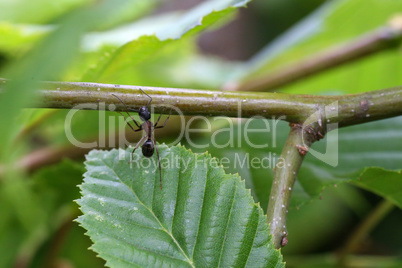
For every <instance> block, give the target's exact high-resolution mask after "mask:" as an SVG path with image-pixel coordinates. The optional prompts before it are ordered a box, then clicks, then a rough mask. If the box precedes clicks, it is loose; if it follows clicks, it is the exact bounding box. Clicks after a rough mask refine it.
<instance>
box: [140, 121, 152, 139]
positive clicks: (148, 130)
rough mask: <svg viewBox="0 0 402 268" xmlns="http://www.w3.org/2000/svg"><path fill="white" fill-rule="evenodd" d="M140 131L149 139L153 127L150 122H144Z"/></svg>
mask: <svg viewBox="0 0 402 268" xmlns="http://www.w3.org/2000/svg"><path fill="white" fill-rule="evenodd" d="M142 129H143V130H144V131H145V133H146V134H147V136H148V137H149V138H150V137H151V135H152V131H153V125H152V123H151V121H145V122H144V123H142Z"/></svg>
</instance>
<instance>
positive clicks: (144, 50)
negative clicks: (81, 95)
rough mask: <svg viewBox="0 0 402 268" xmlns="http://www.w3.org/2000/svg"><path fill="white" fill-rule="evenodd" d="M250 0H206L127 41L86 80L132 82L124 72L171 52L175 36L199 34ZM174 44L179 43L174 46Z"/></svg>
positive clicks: (92, 71)
mask: <svg viewBox="0 0 402 268" xmlns="http://www.w3.org/2000/svg"><path fill="white" fill-rule="evenodd" d="M247 2H249V0H231V1H227V0H221V1H207V2H204V3H202V4H200V5H199V6H197V7H195V8H193V9H192V10H190V11H188V12H186V13H185V14H183V15H182V16H181V17H180V18H179V19H178V20H177V21H175V22H173V23H171V24H168V25H166V26H165V28H163V29H161V30H160V31H158V32H157V33H156V34H155V35H151V34H152V33H150V35H147V36H145V35H144V36H142V37H140V38H138V39H136V40H134V41H132V42H129V43H127V44H125V45H124V46H122V47H121V48H119V49H118V50H116V51H115V52H114V53H112V54H111V55H110V56H108V57H105V58H104V59H103V60H102V61H100V62H99V63H98V64H97V66H96V67H95V68H94V69H92V70H90V71H89V72H88V73H87V75H86V76H85V77H84V78H83V80H84V81H96V82H104V83H120V84H128V83H127V80H124V79H122V78H121V77H122V73H123V74H124V73H125V72H126V73H131V74H132V75H134V76H135V73H136V70H137V69H142V68H143V66H142V65H143V64H144V63H146V62H149V61H153V60H155V59H157V57H156V56H159V55H160V54H161V53H164V55H171V53H172V50H170V49H171V48H170V47H171V46H170V45H171V44H172V45H173V44H175V43H177V42H178V41H177V40H175V39H179V38H185V37H190V36H193V35H195V34H196V33H198V32H200V31H201V30H203V29H205V28H207V27H209V26H211V25H212V24H214V23H216V22H217V21H220V20H221V19H222V18H224V17H226V16H227V15H229V14H231V13H232V12H233V11H235V10H236V8H238V7H241V6H244V5H245V4H247ZM174 48H175V46H173V49H174ZM176 48H177V46H176ZM166 51H168V52H166ZM173 55H175V54H173ZM166 62H168V61H166ZM161 68H167V66H165V65H162V66H161ZM123 77H124V75H123ZM136 84H138V83H136Z"/></svg>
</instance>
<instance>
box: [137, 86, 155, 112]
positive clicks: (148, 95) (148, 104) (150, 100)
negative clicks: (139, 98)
mask: <svg viewBox="0 0 402 268" xmlns="http://www.w3.org/2000/svg"><path fill="white" fill-rule="evenodd" d="M140 90H141V91H142V93H144V94H145V95H147V96H148V98H150V100H149V102H148V104H147V108H148V106H149V105H150V104H151V101H152V98H151V96H149V95H148V94H147V93H145V91H144V90H142V89H141V88H140Z"/></svg>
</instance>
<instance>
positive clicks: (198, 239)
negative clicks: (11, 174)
mask: <svg viewBox="0 0 402 268" xmlns="http://www.w3.org/2000/svg"><path fill="white" fill-rule="evenodd" d="M131 150H132V149H130V148H128V149H127V150H126V151H124V150H112V151H108V152H107V151H97V150H94V151H91V152H90V153H89V155H88V156H87V161H86V167H87V172H86V173H85V179H84V183H83V184H82V185H81V190H82V194H83V197H82V198H81V199H80V200H78V203H79V205H80V206H81V210H82V211H83V214H84V215H83V216H81V217H79V218H78V221H79V222H80V223H81V224H82V226H83V227H84V228H85V229H87V230H88V235H89V236H90V237H91V239H92V240H93V241H94V245H93V247H92V248H93V250H94V251H96V252H97V253H99V256H101V257H102V258H104V259H105V260H106V261H107V265H108V266H110V267H133V266H136V267H150V266H158V267H165V266H166V267H167V266H174V267H218V266H219V267H244V266H248V267H284V264H283V263H282V262H281V260H282V257H281V255H280V253H279V251H277V250H275V249H274V248H273V245H272V244H271V243H272V242H271V236H270V234H269V228H268V224H267V222H266V217H265V216H264V214H263V212H262V209H261V208H260V207H259V206H258V205H256V204H254V203H253V201H252V198H251V196H250V194H249V191H248V190H247V189H246V188H245V187H244V182H243V181H241V180H240V177H239V176H237V175H227V174H225V173H224V171H223V169H222V168H221V167H219V166H217V163H216V160H215V159H214V158H211V157H210V156H209V155H207V154H194V153H192V152H190V151H187V150H185V149H184V147H182V146H176V147H171V148H168V147H167V146H166V145H159V152H160V156H161V164H162V167H163V168H162V185H163V189H162V190H161V189H160V188H159V171H158V168H157V166H158V164H157V158H156V156H154V157H152V158H144V157H142V154H141V153H140V152H139V151H140V150H137V152H136V153H135V154H134V157H133V162H132V164H133V167H132V168H131V167H130V164H129V163H128V160H129V159H130V152H131ZM140 164H142V165H140Z"/></svg>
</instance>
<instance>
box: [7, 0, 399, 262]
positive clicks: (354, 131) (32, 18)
mask: <svg viewBox="0 0 402 268" xmlns="http://www.w3.org/2000/svg"><path fill="white" fill-rule="evenodd" d="M242 2H243V1H226V0H221V1H219V0H216V1H199V0H191V1H179V0H169V1H168V0H165V1H159V0H148V1H135V0H131V1H129V0H114V1H111V0H109V1H94V0H60V1H51V0H31V1H28V0H25V1H24V0H15V1H8V0H0V78H8V79H11V80H12V82H9V83H7V84H5V83H3V84H2V82H3V81H0V88H1V91H0V92H1V93H0V123H1V124H0V126H1V129H0V161H1V166H0V267H103V266H104V261H103V260H101V259H99V258H97V257H96V255H95V253H94V252H92V251H91V250H88V248H89V247H90V245H91V241H90V239H89V238H88V237H87V236H85V234H84V232H85V231H84V229H82V228H81V227H79V226H78V224H77V223H75V222H73V219H75V218H76V217H77V216H78V215H79V213H80V212H79V210H78V206H77V205H76V204H75V203H74V202H73V200H75V199H78V198H79V190H78V188H77V187H76V186H77V185H78V184H80V183H81V181H82V174H83V173H84V172H85V170H84V165H83V161H84V154H85V153H86V152H85V151H84V150H79V149H77V148H75V147H74V146H72V145H71V144H70V143H69V141H68V139H67V138H66V134H65V128H66V127H69V128H71V130H72V132H73V134H74V135H75V137H76V138H77V139H79V140H85V141H97V140H98V138H99V135H100V136H102V135H108V134H109V133H108V132H107V131H108V129H109V127H111V126H112V125H113V126H114V127H115V128H116V129H117V128H118V127H119V126H118V125H117V118H118V116H119V115H118V114H115V113H109V112H107V113H106V131H105V130H104V129H102V128H100V126H99V120H100V118H99V112H98V111H79V112H77V113H76V115H75V116H74V118H73V120H72V122H71V125H68V126H66V125H65V118H66V114H67V113H68V111H65V110H52V109H22V108H23V107H27V106H28V105H32V104H33V103H35V101H38V100H37V99H36V97H35V90H36V89H37V88H38V87H39V86H38V82H39V81H43V80H52V81H75V82H99V83H112V84H127V85H142V86H163V87H174V88H197V89H215V90H219V89H220V88H222V87H223V86H224V85H228V84H230V83H247V81H250V80H251V79H253V78H254V77H256V76H259V75H262V74H269V73H270V72H272V71H273V70H275V69H276V68H278V67H280V66H286V65H287V64H292V63H294V62H297V61H298V60H301V59H304V58H308V57H309V56H311V55H313V54H314V53H316V52H318V51H321V50H323V49H326V48H329V47H332V46H336V45H339V44H344V43H345V42H348V41H351V40H353V39H355V38H358V37H359V36H362V35H364V34H366V33H367V32H370V31H373V30H375V29H378V28H380V27H384V26H385V25H387V22H388V21H389V20H390V19H391V18H393V17H394V16H396V15H397V14H398V13H401V12H402V0H338V1H323V0H304V1H299V0H282V1H280V0H270V1H263V0H254V1H251V2H249V3H248V4H247V8H237V7H230V6H231V4H232V5H237V4H239V5H240V4H242ZM244 2H248V1H244ZM200 18H203V20H202V25H200V23H199V22H200ZM399 85H402V55H401V49H400V47H399V48H395V49H390V50H385V51H384V52H381V53H377V54H375V55H371V56H367V57H365V58H363V59H360V60H357V61H353V62H351V63H348V64H346V65H343V66H340V67H337V68H333V69H331V70H328V71H325V72H323V73H320V74H317V75H315V76H311V77H309V78H306V79H303V80H300V81H298V82H295V83H292V84H290V85H289V86H286V87H283V88H277V89H275V91H276V92H279V91H283V92H286V93H299V94H300V93H302V94H322V95H330V94H350V93H359V92H365V91H371V90H376V89H384V88H387V87H393V86H399ZM211 123H212V129H213V130H218V129H221V128H225V127H227V122H223V121H222V120H217V121H214V120H213V119H211ZM270 124H271V126H272V121H270ZM194 125H195V126H198V127H204V125H203V123H202V121H195V122H194ZM251 125H252V126H253V128H255V129H259V128H264V126H265V124H263V121H262V120H254V121H253V122H252V123H251ZM234 126H235V128H236V129H237V128H242V127H244V121H241V120H235V121H234ZM181 127H182V126H181V125H180V121H179V120H178V119H177V118H172V119H171V120H170V121H169V122H168V126H167V127H166V128H165V129H163V130H161V131H159V132H158V133H156V137H157V140H158V141H159V142H160V143H162V142H169V141H172V140H174V139H175V138H176V137H177V135H178V133H179V130H180V128H181ZM120 131H122V130H121V129H120ZM288 131H289V127H288V126H287V124H285V123H279V124H278V129H277V132H276V133H275V135H276V136H275V140H276V142H277V144H276V145H275V146H274V145H273V144H271V146H269V147H268V148H264V149H257V150H256V149H254V148H252V147H251V146H248V145H247V143H246V142H244V137H243V136H240V137H239V139H238V137H237V136H236V139H235V140H236V141H237V140H240V141H242V142H241V145H239V144H236V145H235V146H233V147H232V148H228V149H225V150H222V149H218V148H214V147H212V146H210V147H208V148H205V149H202V150H201V149H197V148H192V149H193V150H194V151H196V152H204V151H206V150H208V151H209V152H210V153H211V154H212V156H215V157H218V158H220V157H228V158H230V159H232V158H233V157H234V155H235V154H250V156H258V157H264V156H268V155H273V154H275V155H276V156H278V155H279V154H280V150H281V147H282V145H283V143H284V141H285V139H286V136H287V132H288ZM235 133H236V134H235V135H237V133H238V131H235ZM401 133H402V118H401V117H398V118H393V119H388V120H383V121H379V122H372V123H368V124H363V125H359V126H353V127H348V128H345V129H341V130H340V131H339V152H340V154H339V166H337V167H331V166H328V165H326V164H325V163H322V162H320V161H319V160H317V159H315V158H314V157H312V156H310V155H309V156H308V157H307V158H306V160H305V163H304V164H303V167H302V169H301V171H300V174H299V177H298V181H297V184H296V185H295V188H294V192H293V197H292V200H291V204H292V207H291V208H290V210H289V219H288V232H289V237H288V238H289V244H288V245H287V246H286V247H285V248H284V249H283V250H282V253H283V254H284V260H285V261H287V262H288V267H339V266H340V264H339V263H338V259H337V255H336V254H337V253H339V252H341V250H342V249H343V248H344V247H345V245H346V244H347V243H348V241H349V240H350V236H351V235H352V234H353V231H354V230H355V229H356V228H358V227H359V226H361V224H362V223H364V222H366V218H367V217H369V216H370V215H371V213H373V212H378V211H380V212H381V211H382V212H383V215H382V216H381V217H379V218H378V219H377V221H376V224H374V225H373V230H372V231H370V232H368V233H367V236H365V237H364V239H363V240H362V241H361V243H359V244H358V246H357V247H356V248H355V250H354V251H353V252H349V253H350V254H351V255H350V256H349V258H346V259H345V263H344V264H343V265H344V266H346V267H402V260H401V258H400V257H401V254H402V228H401V226H402V213H401V210H400V208H401V207H402V175H401V172H400V170H401V167H402V134H401ZM272 135H273V132H270V133H261V132H259V133H251V134H250V135H249V137H250V140H251V141H252V142H253V143H254V144H262V143H263V142H264V141H266V140H267V139H268V140H269V141H271V140H272V139H273V137H272ZM126 136H127V138H128V139H129V140H130V141H132V143H134V142H135V141H137V140H138V139H139V136H138V135H133V134H131V133H130V132H129V131H128V130H127V135H126ZM192 138H193V141H195V143H198V144H205V143H208V142H209V141H210V138H211V133H205V134H202V135H196V136H194V137H192ZM216 139H217V141H218V143H219V144H225V143H226V142H227V139H228V137H227V136H226V135H225V134H224V133H222V134H219V135H217V136H216ZM325 142H326V140H324V141H321V142H320V143H317V144H315V147H314V149H316V150H324V148H325ZM182 143H183V144H185V146H186V147H191V145H190V144H188V143H187V142H186V141H185V140H183V141H182ZM109 147H113V146H112V145H111V146H108V144H106V146H103V147H102V146H101V148H109ZM227 171H228V172H232V173H236V172H238V173H239V174H240V175H241V176H242V178H243V179H245V180H246V185H247V187H249V188H250V189H251V192H252V194H253V197H254V199H255V201H256V202H260V204H261V206H262V207H263V208H264V209H266V207H267V203H268V199H269V191H270V183H271V181H272V170H263V169H247V168H243V169H241V168H239V167H237V168H235V167H233V166H229V167H228V168H227ZM362 178H363V179H362ZM384 204H386V205H384ZM387 204H388V205H387Z"/></svg>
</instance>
